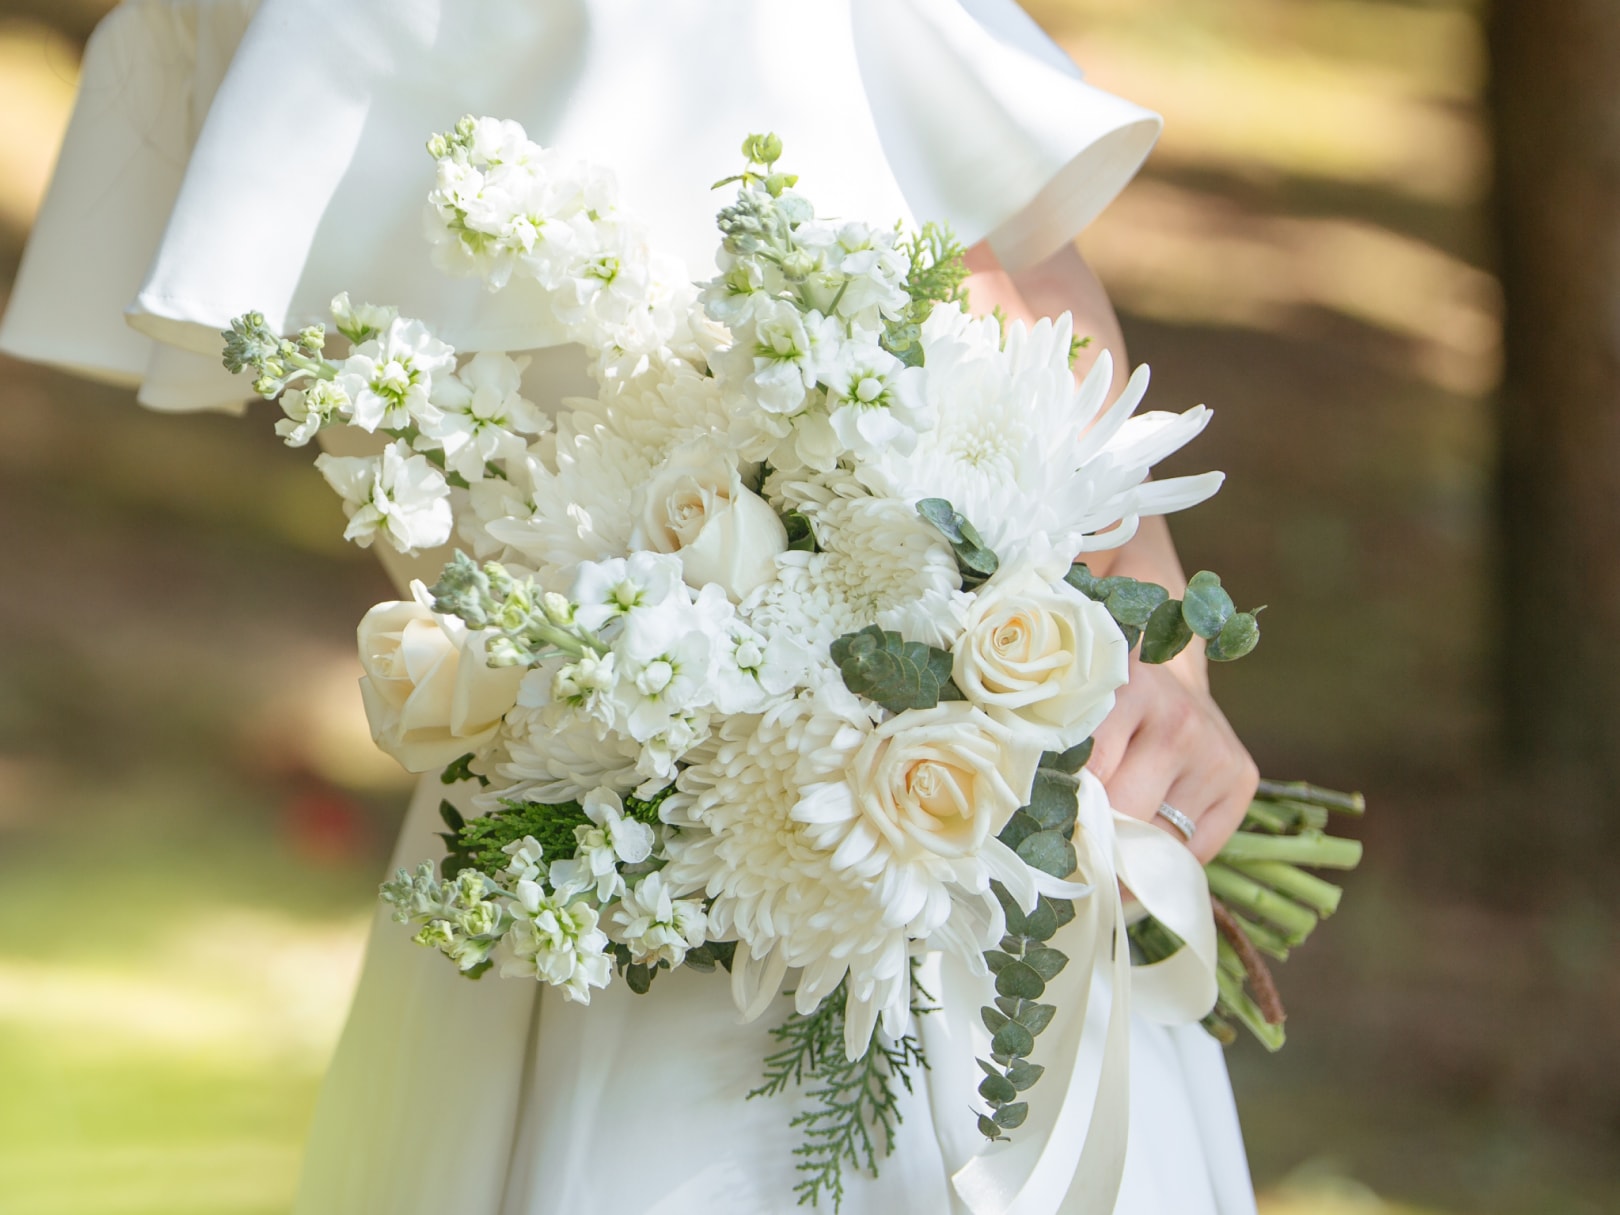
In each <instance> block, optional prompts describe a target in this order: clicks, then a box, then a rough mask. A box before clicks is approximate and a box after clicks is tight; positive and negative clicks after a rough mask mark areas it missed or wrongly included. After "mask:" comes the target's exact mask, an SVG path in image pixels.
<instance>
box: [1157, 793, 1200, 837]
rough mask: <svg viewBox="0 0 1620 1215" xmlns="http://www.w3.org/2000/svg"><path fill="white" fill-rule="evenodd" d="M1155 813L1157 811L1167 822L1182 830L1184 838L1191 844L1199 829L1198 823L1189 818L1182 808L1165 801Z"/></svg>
mask: <svg viewBox="0 0 1620 1215" xmlns="http://www.w3.org/2000/svg"><path fill="white" fill-rule="evenodd" d="M1154 813H1156V814H1157V815H1158V816H1159V817H1160V818H1162V819H1163V820H1164V821H1165V822H1167V823H1169V824H1170V825H1171V826H1172V827H1174V828H1175V829H1176V830H1177V831H1179V832H1181V838H1182V839H1184V840H1186V841H1187V842H1188V843H1189V844H1190V843H1192V838H1193V835H1194V833H1195V832H1196V831H1197V830H1198V824H1197V823H1195V822H1193V821H1192V819H1190V818H1188V817H1187V816H1186V815H1185V814H1183V813H1182V812H1181V811H1180V810H1177V809H1176V808H1175V807H1174V806H1172V805H1171V804H1170V803H1169V802H1164V803H1163V804H1162V805H1160V806H1159V808H1158V810H1156V811H1155V812H1154Z"/></svg>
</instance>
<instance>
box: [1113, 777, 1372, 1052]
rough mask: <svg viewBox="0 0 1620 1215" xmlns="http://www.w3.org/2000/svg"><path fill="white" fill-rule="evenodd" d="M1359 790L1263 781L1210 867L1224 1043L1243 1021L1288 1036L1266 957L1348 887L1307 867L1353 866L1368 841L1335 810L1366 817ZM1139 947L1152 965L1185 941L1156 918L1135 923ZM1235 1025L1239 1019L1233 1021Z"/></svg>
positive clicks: (1301, 936)
mask: <svg viewBox="0 0 1620 1215" xmlns="http://www.w3.org/2000/svg"><path fill="white" fill-rule="evenodd" d="M1365 811H1366V801H1365V800H1364V799H1363V798H1362V796H1361V794H1359V793H1336V792H1334V791H1332V790H1330V789H1319V788H1317V787H1316V786H1314V785H1309V784H1306V783H1305V782H1303V781H1288V782H1284V781H1261V782H1260V789H1259V792H1258V793H1257V794H1256V795H1255V799H1254V801H1253V803H1252V804H1251V805H1250V806H1249V811H1248V813H1247V814H1246V815H1245V816H1244V819H1243V824H1242V826H1241V827H1239V828H1238V830H1237V832H1236V833H1235V834H1234V835H1233V836H1232V838H1231V839H1230V840H1229V841H1228V842H1227V844H1226V847H1224V848H1222V849H1221V852H1220V855H1219V856H1217V857H1216V858H1215V859H1214V860H1213V861H1211V862H1210V863H1209V864H1208V865H1207V866H1206V867H1205V870H1204V872H1205V874H1206V875H1207V876H1208V878H1209V891H1210V897H1211V900H1212V902H1213V905H1214V912H1215V925H1216V928H1217V929H1218V931H1219V939H1218V941H1217V947H1218V949H1219V963H1218V966H1217V970H1216V983H1217V985H1218V987H1219V991H1220V997H1219V999H1218V1000H1217V1002H1216V1005H1215V1009H1214V1011H1212V1012H1211V1013H1210V1014H1209V1016H1208V1017H1206V1018H1205V1020H1204V1026H1205V1028H1207V1029H1208V1030H1209V1031H1210V1033H1212V1034H1214V1035H1215V1037H1217V1038H1218V1039H1220V1040H1221V1041H1222V1042H1225V1043H1228V1044H1230V1043H1231V1042H1233V1041H1235V1040H1236V1038H1237V1030H1236V1028H1235V1025H1241V1026H1243V1027H1244V1028H1246V1029H1247V1030H1249V1032H1250V1033H1252V1034H1253V1035H1254V1036H1255V1037H1256V1038H1258V1039H1259V1040H1260V1042H1261V1043H1262V1044H1263V1045H1264V1046H1265V1047H1266V1049H1267V1050H1273V1051H1274V1050H1277V1049H1279V1048H1280V1047H1281V1046H1282V1044H1283V1041H1284V1032H1283V1022H1284V1019H1285V1015H1286V1014H1285V1012H1284V1010H1283V1006H1282V1001H1281V999H1280V998H1279V997H1278V995H1277V987H1276V984H1275V983H1274V982H1273V981H1272V977H1271V970H1270V967H1269V966H1268V965H1267V963H1266V959H1267V958H1271V959H1273V960H1275V961H1278V962H1283V961H1286V960H1287V959H1288V953H1289V951H1290V950H1291V949H1294V948H1295V947H1297V946H1299V945H1302V944H1304V942H1305V939H1306V938H1307V937H1309V936H1310V935H1311V932H1312V931H1313V930H1314V929H1315V928H1316V925H1317V923H1318V922H1319V921H1320V920H1323V919H1325V918H1326V917H1328V916H1330V915H1332V914H1333V913H1334V912H1335V911H1336V910H1338V907H1339V898H1340V895H1341V894H1342V893H1343V892H1342V891H1341V890H1340V889H1339V887H1337V886H1335V885H1334V884H1333V883H1332V882H1329V881H1325V880H1324V879H1322V878H1320V877H1318V876H1317V875H1316V874H1314V873H1307V872H1306V870H1307V869H1340V870H1345V869H1354V868H1355V867H1356V865H1358V864H1359V863H1360V861H1361V843H1360V841H1358V840H1350V839H1343V838H1340V837H1338V836H1334V835H1330V834H1328V830H1327V828H1328V822H1329V819H1330V817H1331V816H1332V815H1333V814H1349V815H1355V816H1360V815H1361V814H1363V813H1364V812H1365ZM1131 945H1132V949H1133V952H1134V953H1135V954H1136V956H1137V959H1138V960H1139V961H1141V962H1144V963H1152V962H1158V961H1162V960H1164V959H1165V958H1167V957H1169V956H1170V955H1171V954H1173V953H1175V952H1176V950H1178V949H1180V948H1181V946H1182V942H1181V940H1180V939H1179V938H1178V937H1176V936H1175V934H1174V933H1172V932H1171V931H1170V930H1169V929H1167V928H1165V926H1164V925H1163V924H1160V923H1159V922H1158V921H1157V920H1155V919H1153V918H1152V917H1148V918H1146V919H1143V920H1141V921H1139V922H1138V923H1136V924H1134V925H1132V927H1131ZM1234 1023H1235V1024H1234Z"/></svg>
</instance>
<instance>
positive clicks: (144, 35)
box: [0, 0, 255, 407]
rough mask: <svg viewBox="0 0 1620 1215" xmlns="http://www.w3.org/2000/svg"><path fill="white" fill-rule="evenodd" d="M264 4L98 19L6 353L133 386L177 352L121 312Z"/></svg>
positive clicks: (124, 7)
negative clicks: (204, 123)
mask: <svg viewBox="0 0 1620 1215" xmlns="http://www.w3.org/2000/svg"><path fill="white" fill-rule="evenodd" d="M254 2H255V0H126V2H125V3H124V4H121V5H120V6H119V7H118V8H116V9H114V10H113V11H112V12H111V13H110V14H109V15H108V16H107V18H106V19H105V20H104V21H103V22H102V23H101V24H100V25H99V26H98V27H97V28H96V31H95V33H94V34H93V35H92V36H91V38H90V41H89V44H88V45H87V46H86V48H85V56H84V63H83V67H82V70H81V74H80V86H79V94H78V99H77V101H76V102H75V103H74V107H73V116H72V119H71V121H70V122H69V125H68V131H67V136H66V139H65V140H64V142H63V145H62V150H61V153H60V155H59V157H58V160H57V166H56V171H55V173H54V175H53V176H52V178H51V184H50V188H49V190H48V191H47V193H46V196H45V199H44V202H43V205H42V206H41V208H40V212H39V217H38V219H37V221H36V222H35V225H34V229H33V232H32V234H31V236H30V238H29V243H28V248H27V250H26V252H25V254H24V256H23V260H22V265H21V267H20V268H19V270H18V273H17V279H16V282H15V284H14V285H13V289H12V294H11V300H10V303H9V306H8V307H7V309H6V315H5V320H4V323H3V324H0V349H3V350H4V351H5V352H6V353H8V354H12V355H16V356H18V357H21V358H26V359H31V360H34V361H37V362H42V363H49V364H52V365H55V366H58V367H61V368H64V369H66V370H69V371H74V372H77V373H79V374H82V375H87V376H91V377H93V378H96V379H102V380H109V381H112V382H114V383H119V384H126V385H130V386H137V385H140V384H142V383H143V382H144V381H146V380H147V379H148V378H149V376H150V375H151V374H152V372H153V370H154V363H155V362H156V363H162V362H163V361H165V360H166V359H168V358H171V357H172V352H167V351H164V350H163V349H162V347H161V346H160V345H159V344H158V343H155V342H154V341H153V340H152V339H151V338H149V337H147V336H144V335H142V334H141V333H138V332H137V331H135V330H134V329H132V328H130V327H129V325H127V324H126V323H125V319H124V309H125V307H126V306H127V305H128V304H129V301H130V300H131V299H132V298H133V297H134V295H135V293H136V291H137V289H138V288H139V287H140V285H141V282H142V280H143V279H144V277H145V275H146V271H147V267H148V265H149V264H150V262H151V260H152V256H153V253H154V251H155V250H156V249H157V247H158V245H159V243H160V241H161V240H162V237H163V232H164V228H165V225H166V224H167V222H168V219H169V212H170V210H171V208H172V207H173V205H174V200H175V197H176V195H177V194H178V193H179V190H180V184H181V181H182V179H183V178H184V176H185V172H186V166H187V163H188V162H189V160H190V157H191V148H192V144H193V142H194V141H195V139H196V136H197V132H198V130H199V128H200V127H201V125H202V121H203V118H204V117H205V115H206V114H207V112H208V107H209V103H210V102H211V100H212V99H213V95H214V91H215V89H216V88H217V87H218V85H219V82H220V79H221V77H222V76H223V75H224V72H225V69H226V67H227V66H228V65H229V63H230V60H231V56H232V54H233V53H234V51H235V48H236V45H237V42H238V41H239V40H240V38H241V36H242V32H243V30H244V29H245V28H246V27H247V24H248V21H249V20H250V18H251V17H252V14H253V8H254ZM214 370H217V371H218V373H219V375H220V376H221V377H223V376H224V374H225V373H224V370H223V369H222V368H215V369H214ZM209 395H211V396H212V397H213V398H214V400H213V402H212V403H214V404H224V401H221V400H220V399H219V397H218V394H217V393H212V394H209ZM232 395H235V396H240V395H241V394H240V392H239V391H237V392H235V393H230V394H227V399H228V398H229V396H232ZM154 403H159V404H161V402H154ZM181 407H184V406H181Z"/></svg>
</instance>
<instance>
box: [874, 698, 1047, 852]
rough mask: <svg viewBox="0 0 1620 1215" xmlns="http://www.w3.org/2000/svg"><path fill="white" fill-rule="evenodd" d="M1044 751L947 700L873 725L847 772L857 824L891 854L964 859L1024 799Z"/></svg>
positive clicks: (980, 846)
mask: <svg viewBox="0 0 1620 1215" xmlns="http://www.w3.org/2000/svg"><path fill="white" fill-rule="evenodd" d="M1040 758H1041V747H1040V745H1039V744H1037V743H1033V742H1031V741H1030V740H1029V739H1027V738H1026V737H1024V736H1023V735H1021V734H1019V733H1018V732H1016V731H1013V730H1009V729H1008V728H1007V727H1005V726H1003V725H1001V724H1000V723H998V722H996V721H994V720H992V719H991V718H990V717H988V716H986V715H985V714H984V713H982V712H980V711H979V710H978V709H976V708H974V707H973V706H972V705H969V704H964V703H963V702H962V701H959V700H957V701H945V702H943V703H941V704H938V705H936V706H934V707H933V708H932V709H911V710H908V711H906V712H904V713H901V714H899V715H898V716H895V717H892V718H890V719H889V720H888V721H886V722H884V723H883V724H882V725H880V726H878V727H877V728H875V729H874V730H873V731H872V732H871V733H870V734H868V735H867V736H866V738H865V739H864V740H863V741H862V742H861V745H860V747H859V748H858V749H857V750H856V752H855V754H854V756H853V757H852V758H851V760H850V763H849V767H848V769H847V772H846V776H845V780H846V781H847V783H848V785H849V789H850V792H851V794H852V795H853V799H854V804H855V810H856V813H857V815H858V820H859V822H860V824H861V825H863V826H865V827H866V828H867V829H868V830H869V831H871V832H873V833H875V834H876V835H877V837H879V838H880V839H881V840H882V842H883V844H885V845H886V846H887V849H886V850H887V851H888V852H890V853H891V854H892V855H894V856H895V857H897V858H899V859H900V860H902V861H910V860H917V859H923V858H924V857H925V856H926V855H927V854H932V855H934V856H938V857H943V858H945V859H947V860H960V859H964V858H972V857H976V856H978V855H979V854H980V853H981V852H982V851H983V850H984V848H985V844H986V841H988V840H991V839H993V838H994V837H995V836H996V835H997V834H998V833H999V832H1000V831H1001V829H1002V828H1003V827H1005V826H1006V825H1007V820H1008V819H1010V818H1011V817H1012V816H1013V814H1014V813H1015V812H1016V811H1017V810H1018V809H1019V807H1021V806H1023V805H1025V804H1027V803H1028V801H1029V795H1030V790H1031V788H1032V787H1033V785H1034V782H1035V769H1036V767H1037V766H1038V765H1039V763H1040ZM858 834H862V835H864V834H865V833H864V832H859V833H858ZM874 842H875V841H874Z"/></svg>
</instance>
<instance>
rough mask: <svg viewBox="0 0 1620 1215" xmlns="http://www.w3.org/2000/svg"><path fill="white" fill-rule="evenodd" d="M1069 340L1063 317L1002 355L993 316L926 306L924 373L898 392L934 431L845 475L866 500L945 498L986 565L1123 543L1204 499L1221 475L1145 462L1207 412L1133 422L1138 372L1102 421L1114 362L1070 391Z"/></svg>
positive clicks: (1171, 446)
mask: <svg viewBox="0 0 1620 1215" xmlns="http://www.w3.org/2000/svg"><path fill="white" fill-rule="evenodd" d="M1070 336H1071V327H1070V319H1069V317H1068V315H1067V314H1065V315H1064V316H1062V317H1060V318H1059V319H1058V320H1057V321H1056V322H1053V321H1048V320H1041V321H1038V322H1036V324H1035V325H1034V326H1033V327H1032V328H1025V326H1024V325H1023V324H1022V323H1021V322H1020V323H1014V324H1012V325H1010V326H1009V327H1008V329H1007V334H1006V342H1005V347H1003V343H1002V336H1001V331H1000V327H999V325H998V324H997V322H996V321H995V320H994V319H993V318H987V319H984V320H974V319H972V318H969V317H968V316H966V315H965V314H964V313H962V312H961V311H960V309H959V308H957V307H956V306H955V305H939V306H937V307H935V309H934V311H933V312H932V313H931V314H930V316H929V318H928V320H927V321H926V322H925V323H924V324H923V330H922V342H923V349H924V361H923V365H922V366H921V367H916V368H910V369H908V370H907V371H906V372H905V373H903V374H902V375H901V377H900V379H899V382H898V386H897V391H898V392H899V393H900V394H901V395H902V396H903V397H906V398H908V399H909V400H911V401H912V402H913V404H914V407H915V408H917V409H919V410H923V409H931V410H933V411H934V417H935V423H934V425H933V427H932V428H931V429H928V430H925V431H923V432H922V433H921V434H920V435H919V438H918V442H917V445H916V447H915V448H914V449H913V450H911V451H909V452H904V451H901V450H899V449H897V448H889V449H886V450H881V451H878V452H875V453H874V455H873V457H872V459H871V460H870V461H869V462H867V463H865V464H863V465H861V466H860V467H859V468H858V469H857V470H856V471H857V475H858V476H859V477H860V478H861V480H862V481H863V482H864V483H865V484H866V485H867V486H869V487H870V488H871V490H872V492H873V493H875V494H878V495H882V496H891V497H896V498H902V499H904V500H906V501H907V502H912V503H915V502H917V501H919V500H920V499H923V498H944V499H946V500H947V501H949V502H950V503H951V505H952V506H953V507H955V508H956V509H957V510H958V511H960V512H961V513H962V515H964V516H965V517H966V518H967V519H968V520H969V521H970V522H971V523H972V524H973V525H974V527H976V528H977V529H978V530H979V533H980V535H982V536H983V537H984V540H985V543H986V544H988V545H989V546H990V548H991V549H993V550H995V551H996V552H998V553H1008V552H1011V551H1014V550H1016V549H1017V548H1018V547H1020V546H1021V545H1022V544H1024V543H1027V542H1029V541H1031V540H1033V539H1034V538H1035V537H1037V536H1043V535H1044V536H1046V537H1050V539H1051V541H1052V542H1053V543H1054V544H1055V545H1057V546H1058V547H1059V548H1060V549H1062V550H1063V551H1064V554H1065V555H1066V556H1073V555H1075V554H1077V553H1079V552H1081V551H1082V550H1085V549H1097V548H1109V547H1114V546H1116V545H1118V544H1123V543H1124V542H1125V541H1126V540H1128V539H1130V537H1131V536H1132V535H1134V534H1135V530H1136V527H1137V524H1138V523H1139V522H1140V519H1141V516H1143V515H1152V514H1165V513H1168V512H1170V511H1175V510H1181V509H1183V508H1184V507H1187V506H1192V505H1194V504H1196V503H1198V502H1201V501H1203V500H1204V499H1205V498H1207V497H1209V496H1210V495H1211V494H1213V493H1214V492H1215V491H1216V490H1217V489H1218V488H1219V487H1220V483H1221V474H1219V473H1205V474H1203V475H1201V476H1197V477H1172V478H1168V479H1166V480H1163V481H1153V482H1147V481H1146V478H1147V475H1148V472H1149V470H1150V469H1151V467H1152V465H1153V464H1154V463H1155V462H1156V461H1158V460H1160V459H1162V458H1163V457H1164V456H1166V455H1168V454H1169V453H1170V452H1173V451H1175V450H1176V449H1177V448H1179V447H1181V446H1182V445H1184V444H1185V443H1187V442H1188V441H1189V440H1191V439H1192V438H1193V437H1194V436H1195V435H1197V434H1198V432H1199V431H1201V430H1202V429H1203V428H1204V425H1205V424H1206V422H1207V421H1208V419H1209V411H1208V410H1207V409H1205V408H1204V407H1203V406H1199V407H1197V408H1195V409H1190V410H1188V411H1187V412H1186V413H1184V414H1180V415H1169V414H1147V415H1144V416H1143V417H1140V418H1135V419H1131V417H1130V415H1131V411H1132V410H1134V409H1135V408H1136V406H1137V405H1138V404H1139V403H1140V401H1141V399H1142V394H1143V393H1144V392H1145V391H1146V388H1147V369H1146V368H1139V369H1138V370H1137V372H1136V374H1135V375H1133V376H1132V377H1131V380H1130V383H1129V384H1128V385H1127V387H1126V389H1125V392H1124V394H1123V395H1122V396H1121V397H1120V398H1119V400H1118V401H1116V402H1115V403H1114V404H1113V405H1112V406H1110V407H1108V408H1107V409H1106V410H1105V409H1104V408H1103V406H1104V403H1105V401H1106V399H1107V396H1108V390H1109V386H1110V383H1111V380H1112V376H1113V364H1112V361H1111V360H1110V358H1109V356H1108V354H1107V353H1106V352H1105V353H1104V354H1103V355H1102V356H1101V357H1100V358H1099V359H1098V360H1097V364H1096V366H1094V367H1093V368H1092V370H1091V372H1090V373H1089V374H1088V375H1087V376H1086V378H1085V381H1084V383H1083V384H1082V385H1081V386H1080V388H1079V389H1078V390H1076V388H1075V385H1074V380H1073V376H1072V374H1071V373H1070V370H1069V343H1070ZM1128 419H1129V420H1128ZM1115 524H1119V526H1117V527H1116V526H1114V525H1115Z"/></svg>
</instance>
